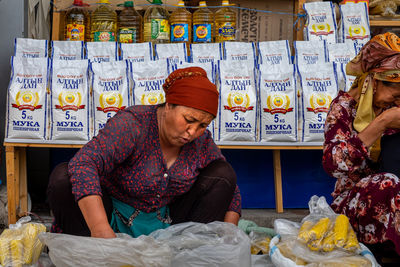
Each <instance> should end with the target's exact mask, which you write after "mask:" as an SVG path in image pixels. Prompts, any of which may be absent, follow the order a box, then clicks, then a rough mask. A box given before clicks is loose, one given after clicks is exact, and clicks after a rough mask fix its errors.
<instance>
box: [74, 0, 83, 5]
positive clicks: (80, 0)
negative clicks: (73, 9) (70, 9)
mask: <svg viewBox="0 0 400 267" xmlns="http://www.w3.org/2000/svg"><path fill="white" fill-rule="evenodd" d="M72 5H74V6H83V1H82V0H74V3H73V4H72Z"/></svg>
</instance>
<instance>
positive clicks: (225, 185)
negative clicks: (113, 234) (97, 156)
mask: <svg viewBox="0 0 400 267" xmlns="http://www.w3.org/2000/svg"><path fill="white" fill-rule="evenodd" d="M67 167H68V163H66V162H64V163H61V164H59V165H57V166H56V167H55V168H54V170H53V171H52V173H51V174H50V178H49V185H48V188H47V195H48V200H49V205H50V209H51V211H52V212H53V215H54V218H55V223H56V225H57V226H58V227H59V228H61V230H62V232H63V233H65V234H72V235H80V236H90V231H89V228H88V226H87V224H86V221H85V219H84V218H83V215H82V213H81V210H80V209H79V206H78V204H77V203H76V202H75V199H74V196H73V194H72V185H71V182H70V178H69V176H68V172H67ZM235 188H236V174H235V171H234V170H233V168H232V166H231V165H230V164H229V163H227V162H226V161H223V160H216V161H213V162H212V163H210V164H209V165H208V166H207V167H206V168H204V169H203V170H201V172H200V174H199V176H198V177H197V180H196V182H195V183H194V184H193V186H192V188H191V189H190V190H189V191H188V192H187V193H185V194H183V195H181V196H179V197H177V198H175V199H174V201H173V202H172V203H171V204H170V205H169V209H170V217H171V219H172V224H176V223H182V222H190V221H192V222H201V223H208V222H212V221H223V220H224V216H225V213H226V211H227V210H228V208H229V205H230V203H231V201H232V197H233V194H234V191H235ZM104 192H105V190H103V197H102V200H103V204H104V208H105V210H106V213H107V217H108V221H110V219H111V214H112V210H113V207H112V202H111V199H110V197H109V196H108V195H106V194H105V193H104Z"/></svg>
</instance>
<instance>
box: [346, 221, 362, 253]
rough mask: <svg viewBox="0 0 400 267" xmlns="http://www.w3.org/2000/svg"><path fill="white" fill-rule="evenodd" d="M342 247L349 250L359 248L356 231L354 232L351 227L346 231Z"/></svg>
mask: <svg viewBox="0 0 400 267" xmlns="http://www.w3.org/2000/svg"><path fill="white" fill-rule="evenodd" d="M344 248H345V249H347V250H351V251H354V250H356V249H358V248H360V244H358V240H357V236H356V233H354V231H353V229H352V228H351V227H350V229H349V231H348V233H347V242H346V245H345V246H344Z"/></svg>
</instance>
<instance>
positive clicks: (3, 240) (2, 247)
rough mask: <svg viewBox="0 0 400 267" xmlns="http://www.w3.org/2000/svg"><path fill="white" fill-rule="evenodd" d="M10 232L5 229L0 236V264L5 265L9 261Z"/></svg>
mask: <svg viewBox="0 0 400 267" xmlns="http://www.w3.org/2000/svg"><path fill="white" fill-rule="evenodd" d="M10 234H11V230H10V229H5V230H4V231H3V233H2V234H1V235H0V264H1V265H6V264H7V263H9V262H10V261H11V259H10V248H9V242H10V238H9V236H10Z"/></svg>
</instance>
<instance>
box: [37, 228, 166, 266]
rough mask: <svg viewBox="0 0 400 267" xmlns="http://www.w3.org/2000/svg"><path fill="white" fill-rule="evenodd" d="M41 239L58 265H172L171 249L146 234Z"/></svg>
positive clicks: (44, 236) (55, 236) (62, 235)
mask: <svg viewBox="0 0 400 267" xmlns="http://www.w3.org/2000/svg"><path fill="white" fill-rule="evenodd" d="M39 238H40V240H41V241H42V242H43V243H45V244H46V245H47V246H48V247H49V256H50V259H51V261H52V262H53V263H54V265H55V266H71V267H72V266H73V267H78V266H97V267H100V266H104V267H106V266H107V267H121V266H135V267H165V266H170V262H171V249H170V248H169V246H168V245H167V244H163V243H160V242H157V241H155V240H154V238H151V237H149V236H144V235H142V236H140V237H138V238H133V237H131V236H129V235H126V234H117V238H110V239H105V238H92V237H83V236H73V235H67V234H55V233H43V234H41V235H40V236H39Z"/></svg>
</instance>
